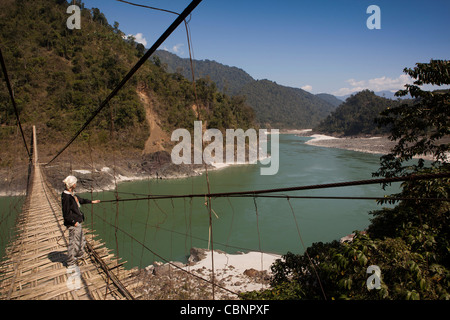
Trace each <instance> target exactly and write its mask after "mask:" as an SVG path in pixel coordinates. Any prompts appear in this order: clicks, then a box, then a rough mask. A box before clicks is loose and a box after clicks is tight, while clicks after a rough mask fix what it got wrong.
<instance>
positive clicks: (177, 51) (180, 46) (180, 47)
mask: <svg viewBox="0 0 450 320" xmlns="http://www.w3.org/2000/svg"><path fill="white" fill-rule="evenodd" d="M183 47H184V44H182V43H178V44H176V45H174V46H173V47H172V48H170V49H169V48H167V47H166V46H164V47H162V49H163V50H166V51H169V52H172V53H175V54H178V55H183V54H184V50H183Z"/></svg>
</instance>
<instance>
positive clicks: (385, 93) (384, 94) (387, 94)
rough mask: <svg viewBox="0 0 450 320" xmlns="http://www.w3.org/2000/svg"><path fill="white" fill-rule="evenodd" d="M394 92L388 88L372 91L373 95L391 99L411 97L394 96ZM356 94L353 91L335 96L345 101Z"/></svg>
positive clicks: (408, 97) (409, 97)
mask: <svg viewBox="0 0 450 320" xmlns="http://www.w3.org/2000/svg"><path fill="white" fill-rule="evenodd" d="M395 92H397V91H394V92H392V91H389V90H383V91H376V92H374V93H375V95H377V96H379V97H383V98H386V99H392V100H397V99H399V98H400V99H411V96H410V95H409V94H408V95H407V96H404V97H396V96H395ZM354 94H357V92H353V93H351V94H347V95H345V96H336V98H338V99H339V100H342V101H345V100H347V98H348V97H350V96H351V95H354Z"/></svg>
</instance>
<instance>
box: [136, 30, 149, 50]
mask: <svg viewBox="0 0 450 320" xmlns="http://www.w3.org/2000/svg"><path fill="white" fill-rule="evenodd" d="M134 38H135V41H136V42H137V43H142V44H143V45H144V47H145V46H146V45H147V40H146V39H145V37H144V35H143V34H142V33H140V32H139V33H136V34H135V35H134Z"/></svg>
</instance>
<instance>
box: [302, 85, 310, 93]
mask: <svg viewBox="0 0 450 320" xmlns="http://www.w3.org/2000/svg"><path fill="white" fill-rule="evenodd" d="M301 89H303V90H305V91H308V92H311V91H312V86H311V85H309V84H307V85H306V86H303V87H301Z"/></svg>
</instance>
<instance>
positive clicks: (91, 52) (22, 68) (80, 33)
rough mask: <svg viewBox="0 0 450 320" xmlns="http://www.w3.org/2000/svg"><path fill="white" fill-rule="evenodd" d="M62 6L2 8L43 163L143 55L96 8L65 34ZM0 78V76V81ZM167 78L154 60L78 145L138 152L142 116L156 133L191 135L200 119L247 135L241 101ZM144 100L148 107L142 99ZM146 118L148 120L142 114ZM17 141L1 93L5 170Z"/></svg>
mask: <svg viewBox="0 0 450 320" xmlns="http://www.w3.org/2000/svg"><path fill="white" fill-rule="evenodd" d="M67 7H68V3H67V1H62V0H34V1H13V0H8V1H6V0H5V1H2V10H1V11H0V43H1V50H2V52H3V56H4V59H5V63H6V66H7V68H8V74H9V78H10V80H11V83H12V86H13V89H14V94H15V100H16V103H17V105H18V108H19V113H20V119H21V122H22V126H23V128H24V131H25V134H26V136H27V137H28V136H29V134H30V132H31V127H32V125H36V126H37V131H38V136H39V143H40V145H42V147H41V156H42V157H48V156H50V155H54V153H55V151H56V150H57V149H59V148H60V147H61V146H62V145H64V144H65V143H66V142H67V140H68V139H69V138H70V137H71V136H72V135H73V134H74V133H75V132H76V131H77V130H78V129H79V128H80V126H81V125H82V124H83V123H84V122H85V120H86V119H87V118H88V117H89V116H90V115H91V113H92V111H93V110H95V109H96V108H97V107H98V105H99V104H100V102H101V101H103V100H104V99H105V97H106V96H107V95H108V94H109V93H110V92H111V91H112V89H114V88H115V87H116V85H117V84H118V83H119V82H120V81H121V79H122V78H123V76H124V75H125V74H126V73H127V72H128V71H129V70H130V69H131V67H132V66H133V65H134V64H135V63H136V62H137V61H138V59H139V58H140V57H141V56H142V55H143V53H144V48H143V46H142V45H138V44H136V43H135V42H134V41H133V40H132V39H124V34H123V32H121V31H120V29H119V23H117V22H114V23H111V24H112V25H113V26H112V25H111V24H110V22H108V20H107V17H105V15H104V14H103V13H101V11H100V10H99V9H95V8H94V9H92V10H88V9H86V8H82V11H81V29H79V30H77V29H74V30H69V29H68V28H67V27H66V21H67V18H68V16H69V15H68V14H67V13H66V10H67ZM1 76H2V79H3V78H4V77H3V74H2V75H1ZM196 91H197V97H196V96H195V94H194V89H193V85H192V83H191V82H190V81H188V80H187V79H185V78H184V77H182V76H181V75H179V74H171V73H167V72H166V71H165V70H164V68H163V66H162V65H161V64H160V62H159V61H158V59H156V60H153V59H151V61H149V62H147V63H145V64H144V65H143V66H142V67H141V68H140V70H139V71H138V72H137V73H136V74H135V75H134V76H133V77H132V78H131V80H130V81H129V82H128V83H127V84H126V85H125V86H124V87H123V88H122V89H121V90H120V91H119V93H118V94H117V96H115V97H114V98H113V99H112V100H111V102H110V103H109V106H107V107H106V108H105V109H104V110H103V111H102V112H101V113H100V114H99V115H98V116H97V117H96V118H95V119H94V121H93V122H92V123H91V124H90V126H89V128H88V130H86V131H84V132H83V134H82V135H81V136H80V137H79V138H78V139H77V143H78V144H81V147H83V146H84V147H87V146H88V145H89V146H90V148H93V149H97V150H102V151H104V152H105V153H107V152H108V150H109V149H110V148H111V145H112V143H111V141H114V146H115V148H117V149H120V150H122V151H124V152H126V151H127V150H131V151H136V152H138V151H141V150H142V149H143V148H144V145H145V142H146V140H147V139H148V137H149V135H150V130H149V129H150V128H149V123H148V121H146V120H148V119H146V111H148V110H147V109H148V108H151V109H152V110H153V111H154V112H153V114H156V115H157V116H158V117H159V119H156V120H157V122H158V123H159V125H160V126H161V128H163V130H164V131H166V132H171V131H172V130H173V129H174V128H180V127H181V128H188V129H189V128H192V127H193V121H194V120H197V119H201V120H203V121H204V122H205V123H207V124H208V125H214V127H215V128H219V129H223V128H234V127H236V126H237V127H239V128H247V127H249V126H251V125H252V121H253V112H252V110H251V108H249V107H248V106H246V105H245V103H244V101H243V100H242V99H236V98H230V97H228V96H227V95H225V94H223V93H220V92H219V91H218V90H217V89H216V86H215V85H214V84H213V83H211V82H207V81H204V80H199V81H198V82H197V83H196ZM142 94H144V96H147V97H149V99H147V100H148V101H147V102H149V103H150V105H146V104H145V103H144V101H143V100H142ZM147 114H148V113H147ZM14 134H16V118H15V116H14V110H13V107H12V104H11V101H10V97H9V95H8V91H7V89H6V85H5V82H4V81H3V80H2V85H1V87H0V144H1V150H2V155H1V161H2V165H5V164H6V162H7V161H8V160H7V159H8V158H9V159H10V160H9V161H11V158H10V157H8V156H7V153H8V150H9V146H11V144H12V143H13V142H12V140H11V137H12V136H13V135H14Z"/></svg>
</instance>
